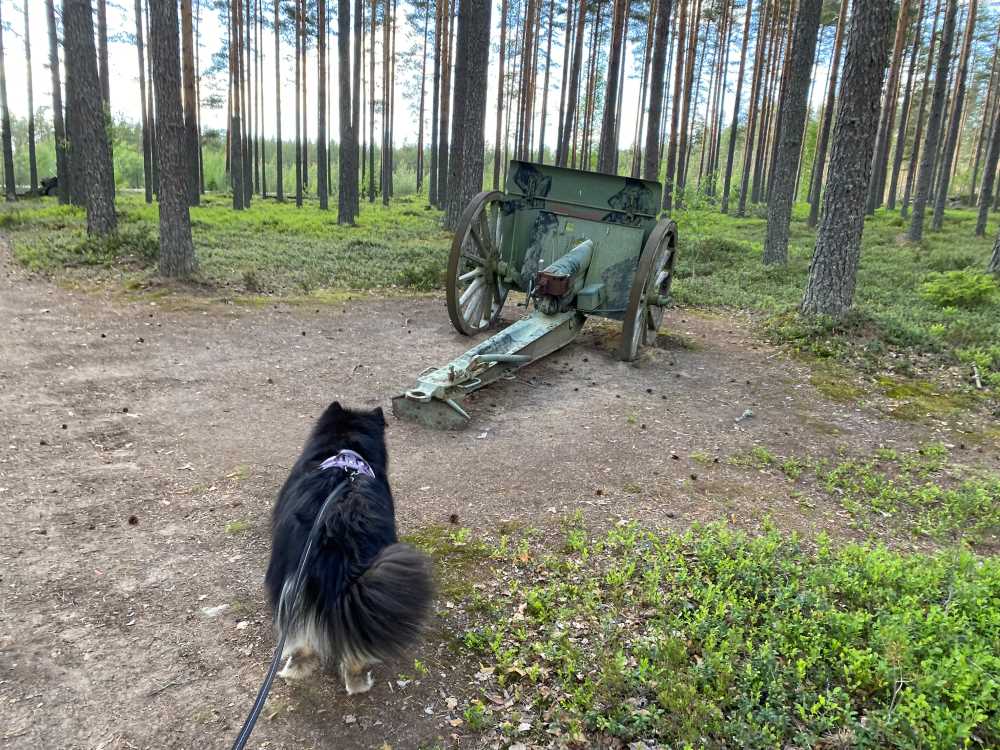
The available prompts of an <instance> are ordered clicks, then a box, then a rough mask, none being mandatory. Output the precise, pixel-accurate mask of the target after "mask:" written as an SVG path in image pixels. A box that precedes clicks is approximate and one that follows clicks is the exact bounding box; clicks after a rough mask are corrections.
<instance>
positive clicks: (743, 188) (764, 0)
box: [736, 0, 847, 217]
mask: <svg viewBox="0 0 1000 750" xmlns="http://www.w3.org/2000/svg"><path fill="white" fill-rule="evenodd" d="M844 2H845V3H846V2H847V0H844ZM772 5H773V2H771V1H770V0H761V9H760V11H759V12H758V14H757V15H758V18H757V41H756V43H755V45H754V63H753V75H752V76H751V78H750V101H749V102H748V103H747V129H746V135H745V136H744V138H743V165H742V169H741V170H740V189H739V199H738V200H737V202H736V215H737V216H740V217H742V216H745V215H746V210H747V199H748V198H749V197H750V196H749V187H750V168H751V157H752V156H753V146H754V136H755V134H756V132H757V121H758V120H759V119H760V108H759V101H760V90H761V88H762V87H761V82H762V80H763V76H764V67H765V63H766V61H765V59H764V49H765V47H766V45H767V24H768V22H769V21H770V19H771V18H772V15H773V13H772V11H771V8H772Z"/></svg>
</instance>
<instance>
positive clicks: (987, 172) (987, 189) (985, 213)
mask: <svg viewBox="0 0 1000 750" xmlns="http://www.w3.org/2000/svg"><path fill="white" fill-rule="evenodd" d="M995 109H996V114H995V115H994V116H993V126H992V127H991V128H990V142H989V146H988V147H987V149H986V164H984V165H983V184H982V187H981V188H980V189H979V214H978V216H977V217H976V236H977V237H983V236H985V235H986V220H987V218H988V217H989V211H990V204H991V203H992V202H993V190H994V188H995V187H996V185H995V184H994V179H995V178H996V173H997V164H998V163H1000V107H996V108H995ZM998 270H1000V269H998Z"/></svg>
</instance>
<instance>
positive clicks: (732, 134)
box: [720, 0, 847, 213]
mask: <svg viewBox="0 0 1000 750" xmlns="http://www.w3.org/2000/svg"><path fill="white" fill-rule="evenodd" d="M844 2H845V3H846V2H847V0H844ZM752 3H753V0H747V1H746V11H745V13H746V15H745V16H744V18H743V41H742V45H741V49H740V69H739V72H738V73H737V74H736V97H735V99H734V101H733V122H732V125H730V127H729V144H728V152H727V153H726V174H725V177H724V178H723V180H722V205H721V206H720V208H721V209H722V213H728V212H729V191H730V188H731V185H732V179H733V158H734V157H735V155H736V135H737V128H738V127H739V122H740V103H741V96H742V93H743V75H744V72H745V70H746V61H747V44H748V42H749V41H750V19H751V17H752V16H753V13H752V10H753V8H752ZM763 13H764V0H761V3H760V10H758V11H757V23H758V26H759V25H760V19H761V17H762V15H763ZM757 33H758V34H759V33H760V30H759V29H758V32H757Z"/></svg>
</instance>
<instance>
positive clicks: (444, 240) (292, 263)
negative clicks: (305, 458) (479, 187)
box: [0, 194, 449, 294]
mask: <svg viewBox="0 0 1000 750" xmlns="http://www.w3.org/2000/svg"><path fill="white" fill-rule="evenodd" d="M117 203H118V218H119V234H118V235H117V236H116V237H112V238H107V239H103V240H94V239H88V238H87V237H86V233H85V227H86V216H85V214H84V212H83V211H82V210H80V209H76V208H71V207H65V206H59V205H58V204H56V202H55V200H54V199H51V198H47V199H40V200H31V201H28V200H25V201H19V202H18V203H17V204H16V208H12V207H9V206H0V227H2V228H3V229H4V231H5V232H7V234H8V235H9V236H10V238H11V239H12V240H13V250H14V256H15V257H16V258H17V259H18V260H19V261H20V262H22V263H24V264H25V265H27V266H29V267H30V268H32V269H34V270H37V271H45V272H55V271H58V270H59V269H62V268H64V267H66V266H82V265H87V266H107V267H110V266H116V265H121V264H122V263H127V264H128V265H129V266H132V267H135V266H138V267H139V268H145V269H150V270H152V269H153V268H154V267H155V264H156V260H157V256H158V248H157V244H158V237H157V235H158V230H157V228H158V222H159V217H158V212H157V206H156V204H155V203H154V204H152V205H147V204H146V203H144V202H143V199H142V196H141V195H135V194H131V195H119V197H118V201H117ZM439 220H440V213H439V212H437V211H434V210H429V209H427V208H426V207H425V205H424V203H423V201H422V200H420V199H418V198H416V197H414V198H401V199H397V200H395V201H393V203H392V205H391V206H390V207H389V208H384V207H383V206H382V205H381V204H380V203H376V204H374V205H372V204H369V203H362V212H361V216H360V217H359V218H358V222H357V226H353V227H352V226H343V225H340V224H338V223H337V214H336V210H335V209H334V210H331V211H320V210H319V206H318V203H316V202H315V201H312V200H309V201H306V203H305V205H304V206H303V207H302V208H296V207H295V205H294V203H291V202H286V203H278V202H276V201H273V200H267V201H264V200H259V199H258V200H254V201H253V203H252V205H251V207H250V209H248V210H246V211H239V212H237V211H233V210H232V207H231V203H230V199H229V198H227V197H226V196H219V195H209V196H204V197H203V200H202V205H201V206H199V207H196V208H192V209H191V223H192V234H193V237H194V244H195V253H196V255H197V257H198V263H199V269H200V272H201V274H202V277H203V280H204V281H206V282H208V283H215V284H218V285H226V286H235V287H237V288H241V287H242V288H243V289H245V290H246V291H248V292H251V293H254V294H259V293H283V294H288V293H302V292H304V293H307V294H311V293H313V292H315V291H316V290H319V289H324V288H334V289H370V288H378V287H392V286H400V287H409V288H412V289H418V290H426V289H435V288H440V287H441V285H442V276H443V269H444V267H445V264H446V261H447V248H448V243H449V235H448V234H446V233H445V232H444V231H443V230H442V229H441V227H440V226H439Z"/></svg>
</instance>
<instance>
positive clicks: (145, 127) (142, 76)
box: [50, 0, 153, 203]
mask: <svg viewBox="0 0 1000 750" xmlns="http://www.w3.org/2000/svg"><path fill="white" fill-rule="evenodd" d="M50 1H51V0H50ZM135 43H136V48H137V51H138V53H139V99H140V102H139V104H140V111H141V117H142V122H141V124H142V176H143V180H142V184H143V188H144V190H145V193H146V203H152V202H153V174H152V163H151V162H152V160H153V154H152V147H151V144H150V133H149V116H148V113H147V112H146V63H145V60H146V54H145V52H144V51H143V34H142V0H135Z"/></svg>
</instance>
